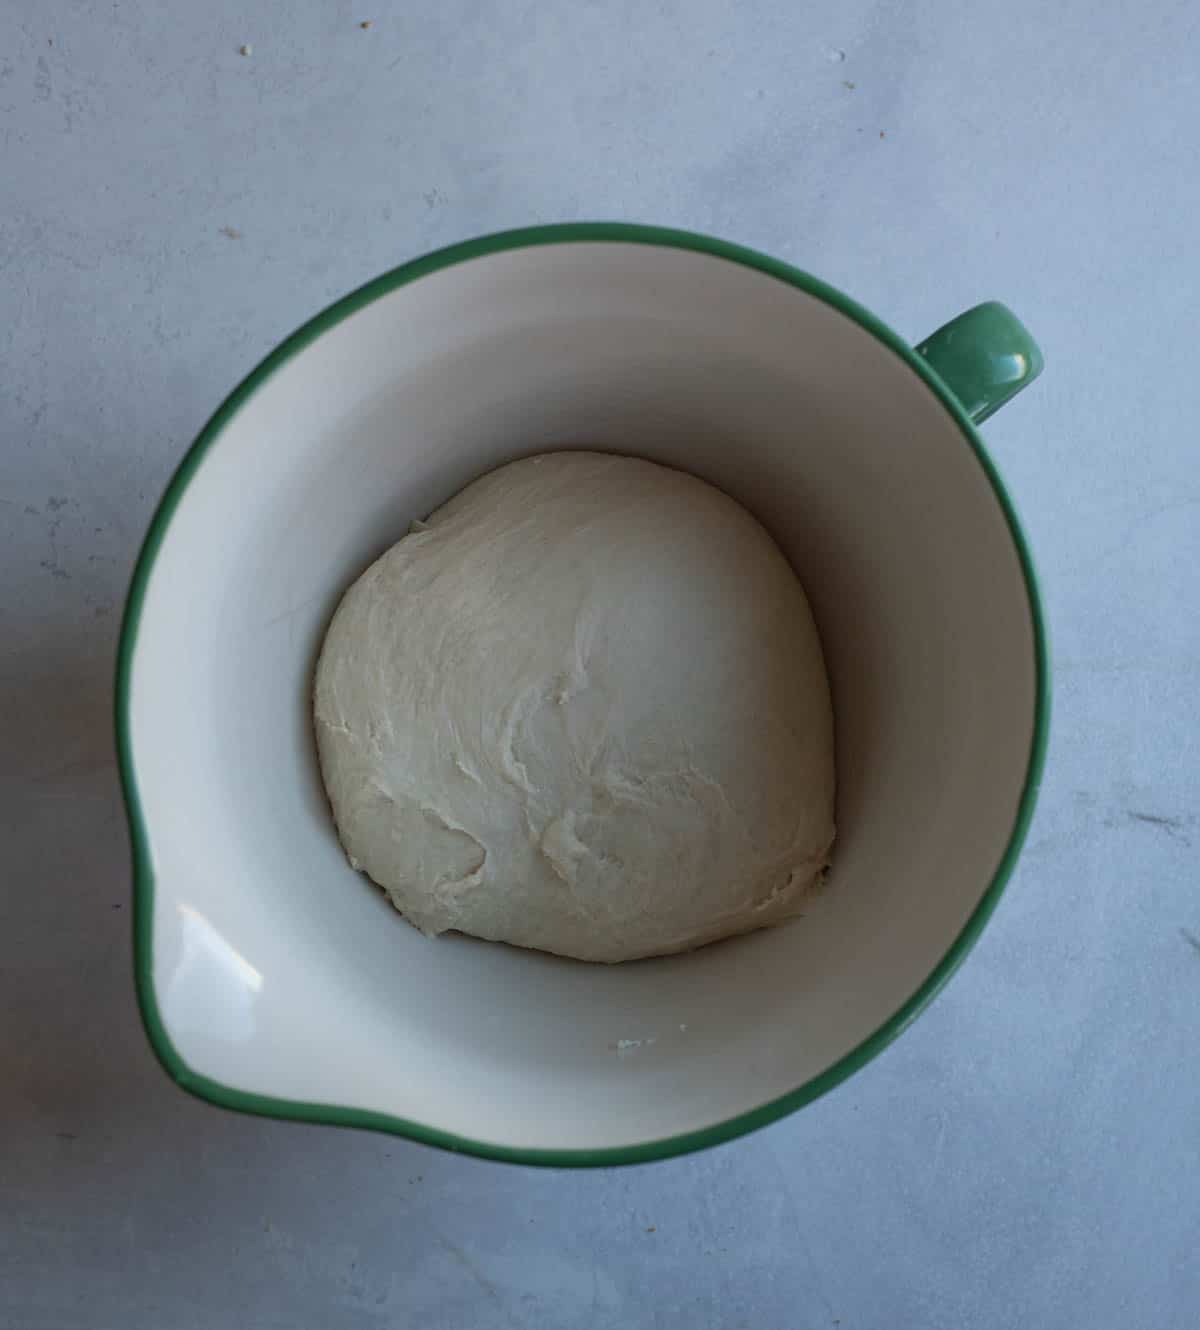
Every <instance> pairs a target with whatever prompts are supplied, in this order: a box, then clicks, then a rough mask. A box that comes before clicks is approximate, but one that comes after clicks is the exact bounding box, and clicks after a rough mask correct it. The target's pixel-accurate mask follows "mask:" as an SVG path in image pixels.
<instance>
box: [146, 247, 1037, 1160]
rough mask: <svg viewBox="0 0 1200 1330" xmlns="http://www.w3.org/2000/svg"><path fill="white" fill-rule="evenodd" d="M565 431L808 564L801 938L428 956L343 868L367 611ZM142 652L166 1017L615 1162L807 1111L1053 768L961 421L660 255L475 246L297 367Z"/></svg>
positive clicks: (923, 391)
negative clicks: (814, 712) (820, 847)
mask: <svg viewBox="0 0 1200 1330" xmlns="http://www.w3.org/2000/svg"><path fill="white" fill-rule="evenodd" d="M570 447H586V448H595V449H601V450H609V451H615V452H624V453H631V454H636V455H639V456H642V457H648V458H651V459H653V460H655V461H659V462H663V463H666V464H668V465H671V466H675V467H679V468H681V469H684V470H687V471H691V472H693V473H695V474H696V475H699V476H702V477H703V478H705V479H706V480H709V481H711V482H712V483H714V484H716V485H718V486H720V487H721V488H722V489H724V490H725V491H727V492H728V493H729V494H731V495H733V496H734V497H735V498H737V499H739V500H740V501H741V502H743V503H744V504H746V505H747V507H749V508H750V509H751V510H752V511H753V512H754V513H755V514H756V515H757V516H758V517H759V518H760V519H761V520H762V521H763V522H764V523H765V524H766V525H767V527H768V528H769V529H770V530H771V531H772V533H773V534H774V535H775V537H776V538H777V539H778V541H779V542H780V544H781V546H782V547H783V549H784V551H785V553H786V554H787V555H788V556H789V558H790V559H791V561H792V563H793V565H794V567H795V568H796V569H797V571H798V573H799V574H800V576H801V578H802V580H803V581H804V584H805V586H806V589H807V590H808V593H809V596H810V599H811V601H812V603H813V607H814V611H815V613H816V616H817V620H818V624H819V626H820V629H821V632H822V638H823V642H824V645H825V650H826V654H827V659H828V664H829V669H830V675H831V680H832V684H833V692H834V703H835V710H836V721H837V745H838V746H837V758H838V780H839V792H838V827H839V835H838V841H837V844H836V846H835V861H834V869H833V872H832V874H831V878H830V882H829V885H828V887H827V889H825V890H824V891H823V892H821V893H820V894H818V895H816V896H814V897H813V899H812V901H811V904H810V907H809V908H808V909H807V910H806V912H805V915H804V917H803V918H801V919H798V920H796V921H795V922H793V923H792V924H789V925H787V926H785V927H783V928H779V929H776V930H773V931H769V932H763V933H758V934H755V935H752V936H750V937H746V938H742V939H738V940H736V941H732V942H727V943H722V944H718V945H716V946H713V947H709V948H706V949H703V950H701V951H699V952H695V953H692V954H691V955H687V956H682V957H675V958H670V959H663V960H652V961H643V962H638V963H635V964H629V965H624V966H617V967H604V966H596V965H586V964H581V963H578V962H572V961H566V960H560V959H556V958H553V957H550V956H545V955H540V954H535V953H531V952H523V951H520V950H516V949H513V948H509V947H505V946H501V945H493V944H487V943H479V942H475V941H472V940H470V939H467V938H462V937H446V938H442V939H438V940H434V941H430V940H427V939H426V938H424V937H422V936H420V935H419V934H418V933H416V932H415V930H413V929H411V928H410V927H409V926H408V925H407V924H406V923H404V921H403V920H402V919H401V918H400V917H399V916H398V915H396V914H395V913H394V911H392V909H391V908H390V906H388V905H387V904H386V903H385V901H384V899H383V897H382V895H381V894H380V893H379V892H377V891H375V890H374V889H373V888H372V887H371V886H370V885H369V883H368V882H367V881H366V880H365V879H364V878H362V877H360V876H359V875H357V874H356V873H354V872H353V871H352V870H351V869H350V867H349V866H348V864H347V862H346V860H345V858H344V856H343V855H342V852H341V850H340V848H339V846H338V843H337V840H336V838H335V835H334V831H333V826H332V823H331V819H330V814H329V809H328V806H327V804H326V801H325V798H324V794H323V791H322V788H321V785H320V780H319V776H318V772H317V768H316V763H315V754H314V745H313V740H312V735H311V727H310V686H311V677H312V669H313V664H314V660H315V655H316V652H317V649H318V646H319V643H320V640H321V636H322V633H323V631H324V628H325V626H326V624H327V622H328V620H329V617H330V614H331V613H332V610H333V608H334V606H335V604H336V602H337V600H338V598H339V596H340V594H341V592H342V591H343V590H344V589H345V587H346V586H347V585H348V584H349V582H350V581H351V580H352V579H353V578H354V577H355V576H356V575H357V574H358V573H359V572H360V571H361V570H362V569H363V568H364V567H365V566H366V565H367V564H368V563H369V562H370V561H371V560H372V559H374V558H375V557H376V556H377V555H378V554H379V553H381V552H382V551H383V550H384V549H385V548H386V547H387V546H388V545H389V544H391V543H392V542H394V541H395V540H397V539H399V537H400V536H402V535H403V534H404V533H405V531H406V530H407V528H408V525H409V523H410V522H411V521H412V519H414V518H417V517H421V516H424V515H425V514H427V513H428V512H429V511H430V510H431V509H433V508H434V507H436V506H437V505H438V504H439V503H441V502H442V501H444V500H445V499H447V498H448V497H450V495H452V494H453V493H454V492H455V491H456V490H458V489H460V488H461V487H462V486H463V485H464V484H466V483H467V482H468V481H470V480H471V479H473V478H474V477H476V476H478V475H480V474H481V473H483V472H485V471H487V470H490V469H491V468H493V467H495V466H497V465H499V464H501V463H503V462H506V461H508V460H511V459H513V458H515V457H518V456H521V455H524V454H527V453H532V452H537V451H543V450H547V449H552V448H570ZM132 631H135V632H136V638H135V642H134V647H133V654H132V660H131V665H130V672H129V681H128V686H129V695H128V759H129V764H130V768H131V771H132V776H133V780H134V783H135V784H136V799H137V800H138V801H140V812H141V818H142V823H143V825H144V827H145V835H146V843H147V854H148V857H149V861H150V866H151V872H152V876H153V884H154V885H153V910H152V917H151V919H150V921H149V928H150V940H151V947H150V960H149V965H150V973H149V975H148V987H149V998H150V1001H152V1002H153V1003H154V1004H156V1006H157V1010H158V1016H159V1018H160V1020H161V1023H162V1028H163V1031H164V1032H165V1035H166V1038H167V1039H168V1040H169V1042H170V1044H171V1045H172V1046H173V1049H174V1055H175V1056H177V1057H178V1058H179V1059H181V1061H182V1063H183V1064H185V1065H186V1067H187V1068H188V1069H189V1071H190V1073H193V1074H195V1075H198V1076H201V1077H205V1078H208V1079H210V1080H211V1081H214V1082H218V1083H219V1084H220V1085H221V1086H223V1087H227V1088H228V1089H229V1090H230V1091H233V1092H236V1093H244V1094H248V1095H259V1096H268V1097H270V1098H272V1099H277V1100H289V1101H300V1102H302V1103H304V1104H307V1105H338V1106H343V1107H345V1108H350V1109H354V1110H365V1111H368V1112H373V1113H379V1114H385V1115H388V1116H389V1117H392V1118H396V1119H402V1120H404V1121H405V1122H407V1123H409V1124H412V1125H413V1129H414V1130H415V1131H416V1132H417V1133H418V1134H420V1133H422V1132H425V1133H432V1134H434V1135H437V1134H441V1135H442V1136H443V1137H444V1136H451V1137H457V1138H461V1139H462V1140H463V1141H465V1142H467V1143H471V1144H473V1145H474V1146H475V1147H476V1148H481V1149H485V1150H492V1151H518V1152H520V1151H585V1152H587V1151H611V1150H618V1151H619V1150H622V1149H627V1148H634V1147H638V1146H644V1145H645V1144H646V1143H648V1142H654V1141H659V1140H661V1139H662V1138H666V1137H675V1136H679V1135H681V1134H685V1133H695V1132H704V1131H706V1130H707V1129H716V1128H717V1126H718V1124H727V1123H728V1122H729V1120H731V1119H736V1118H738V1117H739V1116H740V1115H745V1114H751V1113H753V1112H754V1111H755V1110H758V1109H760V1108H761V1107H762V1106H763V1105H766V1104H768V1103H770V1102H771V1101H773V1100H775V1099H777V1098H778V1097H779V1096H783V1095H786V1094H788V1093H789V1092H794V1091H796V1090H797V1089H798V1087H805V1091H804V1093H810V1092H811V1093H815V1092H816V1090H817V1089H819V1088H820V1086H821V1084H822V1078H823V1077H826V1078H828V1077H830V1076H832V1075H834V1074H840V1071H836V1068H837V1067H838V1065H839V1064H840V1060H843V1059H845V1058H846V1056H847V1055H848V1054H851V1053H852V1051H853V1050H856V1049H858V1048H859V1046H860V1045H862V1044H863V1043H864V1041H869V1040H871V1038H872V1036H874V1035H876V1033H877V1032H878V1031H880V1028H881V1027H884V1026H886V1025H887V1023H888V1022H889V1021H894V1018H895V1017H896V1015H897V1013H898V1012H900V1011H901V1009H902V1008H904V1006H905V1004H906V1002H908V1000H909V999H910V998H912V996H913V995H914V993H916V992H917V991H918V989H920V988H921V986H922V985H923V984H924V983H925V982H926V980H927V979H928V978H929V977H930V975H931V974H932V973H933V972H934V971H935V970H936V969H937V967H938V966H939V965H940V964H942V963H943V962H944V958H946V957H947V954H948V953H949V952H950V951H951V949H952V947H953V944H954V942H955V939H956V938H957V937H958V936H959V934H960V933H961V932H962V931H963V929H964V927H965V926H966V925H967V923H968V920H969V919H970V918H971V916H972V914H973V912H975V911H976V908H977V907H978V906H979V905H980V902H981V900H982V899H983V897H984V895H985V893H986V892H987V891H988V889H989V886H990V884H991V883H992V882H993V879H994V877H995V876H996V874H997V872H998V870H999V868H1000V865H1001V862H1002V860H1003V859H1004V857H1005V855H1006V851H1007V850H1008V848H1009V844H1010V840H1011V839H1012V837H1013V834H1014V825H1015V824H1016V822H1017V819H1018V812H1019V809H1020V806H1021V800H1022V793H1023V789H1024V786H1025V782H1026V777H1027V771H1028V768H1029V764H1030V754H1031V745H1032V741H1033V726H1034V716H1035V710H1036V692H1037V677H1036V665H1035V659H1036V649H1035V640H1034V635H1035V629H1034V625H1033V622H1032V620H1031V612H1030V605H1029V598H1028V592H1027V589H1026V585H1025V581H1024V577H1023V574H1022V569H1021V566H1020V561H1019V558H1018V555H1017V552H1016V549H1015V547H1014V541H1013V536H1012V533H1011V531H1010V529H1009V526H1008V524H1007V522H1006V519H1005V515H1004V512H1003V510H1002V507H1001V504H1000V502H999V500H998V498H997V495H996V492H995V490H994V488H993V486H992V484H991V482H990V481H989V480H988V478H987V475H986V473H985V471H984V468H983V466H982V465H981V463H980V461H979V459H978V457H977V456H976V455H975V453H974V452H973V450H972V449H971V447H970V446H969V444H968V443H967V441H966V439H965V437H964V433H963V430H962V429H961V427H960V426H959V425H958V424H957V423H956V421H955V420H954V418H953V417H952V415H951V414H950V413H949V412H948V410H947V409H946V407H945V406H944V405H943V404H942V403H941V401H940V400H939V399H938V397H937V396H936V394H935V393H934V392H933V391H932V390H931V389H930V388H929V387H928V386H927V385H926V384H925V383H924V382H922V381H921V379H920V378H919V377H918V376H917V375H916V374H915V373H914V372H913V371H912V369H911V368H910V367H909V365H908V364H907V363H906V362H905V361H904V360H903V359H901V358H900V357H899V356H898V355H897V354H896V353H895V352H894V351H893V350H891V349H890V348H889V347H887V346H886V345H884V344H883V343H882V342H881V341H880V340H878V339H877V338H876V337H875V336H873V335H872V334H871V333H869V332H868V331H866V330H865V329H864V328H863V327H861V326H860V325H859V324H858V323H856V322H855V321H854V320H853V319H851V318H850V317H847V316H846V315H845V314H843V313H842V312H840V311H839V310H837V309H835V308H834V307H833V306H831V305H830V304H829V303H827V302H826V301H824V300H823V299H820V298H818V297H817V296H816V295H813V294H809V293H807V292H806V291H804V290H800V289H797V288H796V287H795V286H793V285H790V284H788V283H787V282H784V281H781V280H779V279H778V278H777V277H774V276H771V275H769V274H767V273H765V272H761V271H755V270H753V269H751V268H749V267H747V266H744V265H742V264H740V263H736V262H732V261H729V260H727V259H724V258H720V257H714V256H713V255H710V254H704V253H699V252H694V251H690V250H684V249H678V248H669V247H663V246H659V245H649V244H637V243H618V242H591V243H582V242H580V243H573V244H557V245H546V246H540V247H536V248H517V249H511V250H506V251H500V252H496V253H492V254H488V255H483V256H480V257H476V258H472V259H470V260H468V261H465V262H460V263H457V264H455V265H453V266H449V267H446V268H443V269H441V270H438V271H434V272H431V273H429V274H428V275H425V276H423V277H421V278H420V280H417V281H412V282H409V283H404V284H400V285H397V286H395V287H394V289H392V290H390V291H389V292H388V293H386V294H384V295H382V296H380V297H379V298H378V299H376V300H374V301H373V302H372V303H368V304H366V305H365V306H363V307H360V308H359V309H357V311H356V312H354V313H352V314H350V315H349V316H348V317H345V318H344V319H342V320H341V321H339V322H336V323H334V324H333V325H332V326H331V327H329V328H327V329H326V331H324V332H323V333H322V334H321V335H320V336H318V337H316V338H315V340H312V341H310V342H309V343H308V344H307V345H305V346H304V347H303V348H302V349H300V350H299V351H297V352H296V353H295V354H293V355H292V356H290V358H285V359H283V361H282V363H280V364H279V365H278V367H277V368H276V369H275V370H274V372H273V373H271V374H270V375H268V376H267V377H266V378H265V379H264V380H262V381H261V382H260V383H259V384H258V386H257V387H256V389H255V390H254V391H253V392H251V393H249V394H248V395H246V396H244V397H243V399H242V401H241V403H240V405H239V406H238V407H237V409H236V410H235V411H233V413H232V414H231V415H230V416H229V418H228V419H227V420H225V422H224V424H223V427H222V428H221V429H220V430H219V431H218V432H217V434H216V437H215V438H214V439H213V440H212V442H211V443H210V445H209V446H208V448H207V450H206V451H205V452H204V453H203V455H202V457H201V458H200V460H199V462H198V465H197V466H196V467H195V469H194V471H193V472H192V474H191V475H190V478H189V480H188V483H187V484H186V487H185V488H184V489H183V491H182V496H181V497H180V498H179V500H178V502H177V505H176V506H175V508H174V511H173V513H172V515H171V517H170V521H169V524H168V525H167V528H166V532H165V535H164V537H163V539H162V541H161V544H160V545H159V547H158V548H157V552H156V557H155V558H154V561H153V564H152V566H151V569H150V572H149V575H148V578H147V580H146V582H145V587H144V597H143V600H142V603H141V611H140V616H139V617H138V618H137V620H136V623H135V624H134V625H133V629H132ZM143 908H147V904H146V902H143ZM841 1065H842V1069H844V1064H841ZM831 1069H834V1070H831Z"/></svg>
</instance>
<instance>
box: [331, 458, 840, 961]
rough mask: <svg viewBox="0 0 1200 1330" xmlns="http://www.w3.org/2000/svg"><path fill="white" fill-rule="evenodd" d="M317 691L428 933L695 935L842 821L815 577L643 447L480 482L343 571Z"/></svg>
mask: <svg viewBox="0 0 1200 1330" xmlns="http://www.w3.org/2000/svg"><path fill="white" fill-rule="evenodd" d="M315 711H316V731H317V740H318V745H319V750H320V758H321V770H322V773H323V775H324V779H325V786H326V789H327V790H328V792H329V798H330V802H331V803H332V805H333V812H334V818H335V820H336V822H337V827H338V832H339V835H340V836H341V840H342V844H343V845H344V846H345V849H346V851H347V853H348V855H349V857H350V862H351V863H352V864H353V865H354V866H355V867H356V868H361V869H362V870H364V871H365V872H366V873H368V874H369V875H370V876H371V877H372V878H373V879H374V880H375V881H376V882H377V883H379V885H380V886H382V887H383V888H384V889H385V890H386V891H387V893H388V895H389V896H390V897H391V900H392V902H393V903H394V904H395V906H396V908H397V909H398V910H400V911H401V912H402V913H403V914H404V915H405V917H406V918H407V919H409V920H410V921H411V922H412V923H413V924H415V925H416V926H417V927H418V928H419V929H421V930H422V931H423V932H425V933H441V932H444V931H445V930H447V929H459V930H461V931H462V932H464V933H471V934H474V935H475V936H476V937H482V938H491V939H494V940H498V941H504V942H512V943H516V944H517V945H518V946H522V947H538V948H541V949H542V950H545V951H552V952H557V953H559V954H561V955H564V956H576V957H579V958H580V959H582V960H591V961H623V960H631V959H633V958H635V957H639V956H655V955H662V954H664V953H667V952H674V951H684V950H686V949H688V948H690V947H697V946H700V945H702V944H703V943H706V942H712V941H714V940H715V939H717V938H722V937H727V936H730V935H732V934H735V933H743V932H747V931H748V930H750V929H754V928H761V927H763V926H765V925H767V924H774V923H777V922H779V921H780V920H782V919H785V918H787V917H788V916H789V915H792V914H794V913H795V912H796V910H797V908H798V906H799V905H800V903H801V898H802V897H803V895H804V893H805V892H806V891H807V890H808V888H809V887H810V886H811V885H812V884H813V882H814V881H815V880H816V879H817V878H818V877H819V876H820V874H821V872H822V870H823V869H824V867H825V865H826V862H827V855H828V852H829V847H830V844H831V842H832V840H833V789H834V777H833V725H832V716H831V712H830V703H829V687H828V683H827V681H826V677H825V667H824V663H823V661H822V657H821V647H820V643H819V641H818V638H817V631H816V627H815V625H814V624H813V620H812V616H811V614H810V612H809V608H808V602H807V601H806V599H805V596H804V591H803V589H802V588H801V586H800V583H799V581H798V580H797V578H796V576H795V574H794V573H793V572H792V570H791V568H790V567H789V566H788V564H787V562H786V561H785V559H784V557H783V555H782V554H781V553H780V551H779V549H778V548H777V547H776V545H775V544H774V542H773V541H772V540H771V538H770V537H769V536H768V535H767V533H766V531H764V530H763V528H762V527H761V526H760V525H759V524H758V523H757V522H756V521H755V520H754V518H752V517H751V516H750V514H749V513H747V512H746V510H745V509H744V508H742V507H741V506H740V505H738V504H737V503H735V502H734V501H733V500H732V499H729V498H727V497H726V496H725V495H724V494H722V493H721V492H720V491H719V490H716V489H714V488H713V487H712V486H710V485H707V484H705V483H704V482H703V481H700V480H697V479H695V478H694V477H692V476H688V475H684V474H683V473H682V472H679V471H672V470H669V469H668V468H666V467H662V466H658V465H655V464H654V463H651V462H644V461H639V460H636V459H633V458H628V457H614V456H609V455H606V454H600V453H580V452H570V453H550V454H546V455H543V456H540V457H532V458H527V459H525V460H524V461H520V462H514V463H512V464H511V465H509V466H505V467H502V468H501V469H500V470H498V471H494V472H492V473H491V474H490V475H487V476H484V477H483V478H482V479H481V480H477V481H476V482H475V483H474V484H472V485H469V486H468V487H467V488H466V489H465V490H463V491H462V492H461V493H460V494H458V495H457V496H456V497H455V498H453V499H451V501H450V502H449V503H447V504H446V505H445V506H444V507H442V508H439V509H438V510H437V512H435V513H434V514H433V516H432V517H431V518H430V519H429V521H428V522H427V523H421V524H417V527H416V529H414V531H413V532H412V534H410V535H408V536H406V537H405V538H404V539H403V540H401V541H400V542H399V544H397V545H395V546H393V547H392V549H390V550H389V551H388V552H387V553H386V554H385V555H384V556H383V557H382V558H381V559H379V560H378V561H377V562H376V563H374V564H372V566H371V567H370V568H368V569H367V571H366V572H365V573H364V574H363V575H362V577H360V578H359V579H358V581H357V582H355V583H354V585H353V586H352V587H351V588H350V590H349V591H348V592H347V593H346V595H345V598H344V599H343V600H342V602H341V605H340V606H339V608H338V610H337V613H336V614H335V615H334V618H333V622H332V623H331V624H330V627H329V632H328V634H327V636H326V638H325V644H324V647H323V649H322V652H321V658H320V662H319V664H318V666H317V675H316V696H315Z"/></svg>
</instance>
